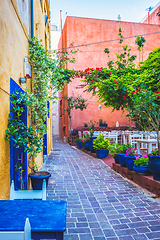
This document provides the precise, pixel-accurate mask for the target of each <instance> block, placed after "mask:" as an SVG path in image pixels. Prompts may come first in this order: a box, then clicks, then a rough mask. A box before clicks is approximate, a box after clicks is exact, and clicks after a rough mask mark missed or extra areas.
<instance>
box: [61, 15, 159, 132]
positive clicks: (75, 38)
mask: <svg viewBox="0 0 160 240" xmlns="http://www.w3.org/2000/svg"><path fill="white" fill-rule="evenodd" d="M119 25H121V29H122V35H123V37H130V36H135V35H143V34H147V33H152V32H158V31H160V27H159V26H157V25H148V24H142V23H130V22H119V21H110V20H101V19H92V18H80V17H68V16H67V18H66V22H65V25H64V29H63V41H64V45H65V46H67V47H69V46H70V44H71V43H72V42H74V46H78V45H85V44H88V43H95V42H102V41H106V40H113V39H118V33H119V32H118V30H119ZM144 37H145V39H146V43H145V46H144V49H143V59H147V57H148V54H149V53H150V52H151V51H153V50H154V49H155V48H156V47H159V43H160V35H159V34H154V35H146V36H144ZM134 41H135V37H133V38H129V39H126V40H124V42H123V45H126V44H128V45H129V46H131V48H132V51H131V54H135V55H137V62H138V61H139V59H140V60H142V52H140V55H139V51H138V50H137V45H135V44H134V43H133V42H134ZM118 42H119V41H118V40H117V41H111V42H105V43H101V44H94V45H89V46H83V47H79V52H78V53H76V54H75V58H76V63H75V64H71V63H69V64H68V66H67V67H68V68H69V69H72V68H74V69H76V70H84V69H86V68H88V67H93V68H96V67H107V62H108V61H110V60H111V59H116V56H115V53H116V52H118V53H121V49H122V47H121V45H120V44H118ZM105 48H109V50H110V57H108V55H107V54H105V53H104V49H105ZM80 83H81V81H80V80H79V79H74V80H73V81H72V83H70V84H69V85H68V96H71V94H72V92H74V94H75V95H77V94H81V95H82V96H83V97H84V98H85V99H88V101H89V105H88V107H87V109H86V110H83V111H82V112H81V111H80V110H73V111H72V128H75V127H77V126H82V125H83V123H85V122H89V121H90V120H91V119H94V120H96V121H98V120H99V119H100V118H102V119H103V120H105V121H106V123H108V126H115V124H116V121H117V120H118V122H119V123H120V125H128V124H131V123H129V122H128V119H127V118H126V117H125V114H123V113H122V112H121V111H114V112H113V113H111V109H109V108H104V107H102V110H101V111H98V105H99V103H97V99H95V98H90V97H91V95H89V94H86V93H83V90H82V89H76V87H77V86H78V85H79V84H80Z"/></svg>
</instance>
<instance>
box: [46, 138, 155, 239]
mask: <svg viewBox="0 0 160 240" xmlns="http://www.w3.org/2000/svg"><path fill="white" fill-rule="evenodd" d="M53 146H54V147H53V149H58V150H59V151H57V152H58V153H59V154H60V155H56V156H55V152H56V151H54V152H51V154H50V155H49V157H48V159H47V160H46V161H45V162H44V164H43V167H42V170H47V171H50V172H51V174H52V176H51V178H50V180H49V184H48V188H47V199H48V200H49V199H51V200H66V201H67V218H66V221H67V222H66V231H65V233H64V240H145V239H160V227H159V226H160V203H159V202H158V201H156V200H154V199H150V198H149V197H147V196H145V195H144V194H143V193H142V191H141V190H140V189H139V188H138V187H137V186H135V185H133V184H132V182H129V181H128V180H126V179H125V178H123V177H122V176H120V175H119V174H117V173H116V172H114V171H113V170H111V169H110V167H108V166H107V165H106V164H105V163H104V162H103V161H102V160H101V159H97V158H94V157H92V156H90V155H88V154H87V153H84V152H82V151H80V150H77V149H75V148H73V147H71V146H69V145H68V144H66V143H63V142H62V141H61V140H60V139H59V138H56V137H54V138H53Z"/></svg>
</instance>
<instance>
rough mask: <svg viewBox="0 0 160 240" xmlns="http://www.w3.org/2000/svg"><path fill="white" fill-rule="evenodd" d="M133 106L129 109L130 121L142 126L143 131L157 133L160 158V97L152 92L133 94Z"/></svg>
mask: <svg viewBox="0 0 160 240" xmlns="http://www.w3.org/2000/svg"><path fill="white" fill-rule="evenodd" d="M132 98H133V103H134V104H133V106H132V108H127V111H128V112H129V114H128V115H127V116H128V117H129V119H130V120H133V121H135V120H136V122H137V123H138V124H139V125H140V126H141V128H142V129H143V130H146V128H147V130H150V131H156V134H157V137H156V139H157V143H158V154H159V156H160V133H159V130H160V108H159V105H160V104H159V95H158V98H157V94H154V93H153V92H152V91H148V90H146V91H141V92H138V93H135V94H133V96H132Z"/></svg>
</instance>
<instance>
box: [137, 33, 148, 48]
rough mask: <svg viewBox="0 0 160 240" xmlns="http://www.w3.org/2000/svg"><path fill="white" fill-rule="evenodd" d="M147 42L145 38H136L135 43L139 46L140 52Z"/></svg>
mask: <svg viewBox="0 0 160 240" xmlns="http://www.w3.org/2000/svg"><path fill="white" fill-rule="evenodd" d="M145 42H146V40H145V38H144V37H142V36H138V37H136V40H135V43H136V44H137V45H138V50H141V48H142V47H144V43H145Z"/></svg>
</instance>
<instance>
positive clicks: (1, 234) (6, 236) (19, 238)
mask: <svg viewBox="0 0 160 240" xmlns="http://www.w3.org/2000/svg"><path fill="white" fill-rule="evenodd" d="M0 240H31V225H30V222H29V219H28V218H26V222H25V226H24V231H0Z"/></svg>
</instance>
